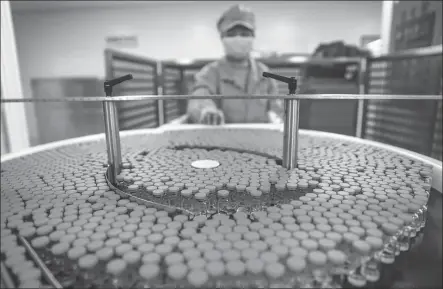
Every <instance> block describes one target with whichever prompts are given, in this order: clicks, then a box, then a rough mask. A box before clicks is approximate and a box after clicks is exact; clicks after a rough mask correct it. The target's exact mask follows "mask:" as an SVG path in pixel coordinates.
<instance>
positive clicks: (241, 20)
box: [217, 5, 255, 33]
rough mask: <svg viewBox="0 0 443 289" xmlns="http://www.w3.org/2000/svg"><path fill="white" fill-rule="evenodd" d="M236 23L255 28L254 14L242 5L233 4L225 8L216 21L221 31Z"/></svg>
mask: <svg viewBox="0 0 443 289" xmlns="http://www.w3.org/2000/svg"><path fill="white" fill-rule="evenodd" d="M236 25H241V26H244V27H246V28H248V29H251V30H255V15H254V13H252V11H251V10H249V9H247V8H246V7H244V6H243V5H234V6H231V7H230V8H229V9H228V10H226V11H225V12H224V13H223V14H222V16H221V17H220V19H219V20H218V22H217V28H218V30H219V31H220V32H221V33H223V32H226V31H228V30H229V29H231V28H232V27H234V26H236Z"/></svg>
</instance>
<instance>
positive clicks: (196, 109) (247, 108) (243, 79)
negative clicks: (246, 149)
mask: <svg viewBox="0 0 443 289" xmlns="http://www.w3.org/2000/svg"><path fill="white" fill-rule="evenodd" d="M268 70H269V69H268V68H267V67H266V65H264V64H263V63H260V62H258V61H256V60H254V59H250V60H249V70H248V72H247V73H246V74H245V73H244V71H243V73H242V72H239V70H238V69H235V68H233V67H232V65H231V64H230V63H229V62H228V61H227V60H226V59H224V58H223V59H220V60H218V61H215V62H212V63H210V64H208V65H206V66H205V67H203V69H202V70H201V71H200V72H198V73H197V74H196V77H195V80H196V82H195V85H194V88H193V91H192V94H193V95H220V94H221V95H245V94H247V95H261V94H262V95H265V94H272V95H278V87H277V83H276V82H275V80H273V79H270V78H264V77H263V76H262V74H263V72H265V71H268ZM208 106H212V107H217V108H219V109H221V110H222V111H223V113H224V116H225V122H226V123H264V122H269V117H268V111H271V110H272V111H274V112H275V113H277V115H282V114H283V105H282V102H281V101H278V100H275V101H274V100H272V101H270V100H266V99H225V100H216V101H213V100H210V99H204V100H190V101H189V102H188V115H189V117H190V120H191V122H198V121H199V119H200V114H201V111H202V109H203V108H205V107H208Z"/></svg>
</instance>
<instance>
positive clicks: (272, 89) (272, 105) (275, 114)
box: [268, 78, 284, 124]
mask: <svg viewBox="0 0 443 289" xmlns="http://www.w3.org/2000/svg"><path fill="white" fill-rule="evenodd" d="M268 81H269V84H268V94H270V95H275V96H277V95H278V94H279V91H278V85H277V81H275V80H274V79H270V78H268ZM283 115H284V106H283V100H282V99H270V100H269V111H268V117H269V122H270V123H276V124H279V123H283Z"/></svg>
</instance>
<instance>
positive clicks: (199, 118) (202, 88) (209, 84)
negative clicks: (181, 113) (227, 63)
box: [187, 63, 222, 124]
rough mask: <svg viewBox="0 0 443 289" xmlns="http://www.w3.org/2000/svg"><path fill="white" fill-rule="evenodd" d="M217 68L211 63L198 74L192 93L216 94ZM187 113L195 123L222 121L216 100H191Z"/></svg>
mask: <svg viewBox="0 0 443 289" xmlns="http://www.w3.org/2000/svg"><path fill="white" fill-rule="evenodd" d="M215 69H217V67H216V66H215V65H214V64H212V63H211V64H209V65H207V66H205V67H204V68H203V69H202V70H201V71H200V72H198V73H197V74H196V76H195V84H194V88H193V91H192V93H191V94H192V95H214V94H216V90H217V88H216V87H217V81H218V79H217V75H216V73H217V72H216V70H215ZM187 114H188V117H189V118H190V120H191V121H192V122H194V123H207V124H217V123H219V122H221V121H222V116H221V115H220V112H219V110H218V109H217V106H216V104H215V102H214V101H213V100H211V99H191V100H189V101H188V109H187ZM217 115H219V116H217Z"/></svg>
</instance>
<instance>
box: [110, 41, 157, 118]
mask: <svg viewBox="0 0 443 289" xmlns="http://www.w3.org/2000/svg"><path fill="white" fill-rule="evenodd" d="M115 61H124V62H126V63H131V64H136V65H144V66H149V67H150V68H152V76H153V80H152V88H153V91H152V93H153V95H158V94H160V93H159V92H160V89H159V88H160V86H161V73H160V71H161V67H160V65H159V62H158V61H157V60H155V59H150V58H147V57H142V56H137V55H132V54H128V53H125V52H121V51H116V50H113V49H105V68H106V79H113V78H115V77H118V76H121V75H116V73H115V72H116V71H121V72H122V73H144V72H145V71H143V70H141V69H139V70H138V69H118V68H116V67H115V65H114V63H115ZM162 108H163V104H162V100H158V101H156V103H155V115H156V126H160V125H162V124H163V123H164V117H163V114H162ZM117 110H119V108H118V107H117ZM120 113H123V112H122V111H120Z"/></svg>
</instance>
